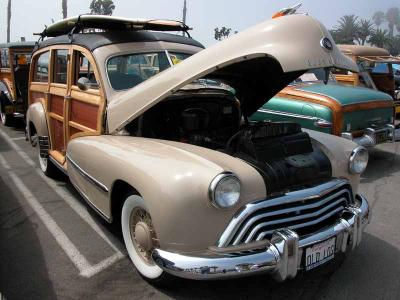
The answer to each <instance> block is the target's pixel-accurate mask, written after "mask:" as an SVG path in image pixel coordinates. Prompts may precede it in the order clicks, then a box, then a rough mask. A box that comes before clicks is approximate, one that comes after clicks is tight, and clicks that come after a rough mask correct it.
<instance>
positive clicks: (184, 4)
mask: <svg viewBox="0 0 400 300" xmlns="http://www.w3.org/2000/svg"><path fill="white" fill-rule="evenodd" d="M186 14H187V6H186V0H184V2H183V17H182V22H183V24H186ZM182 35H183V36H185V32H182Z"/></svg>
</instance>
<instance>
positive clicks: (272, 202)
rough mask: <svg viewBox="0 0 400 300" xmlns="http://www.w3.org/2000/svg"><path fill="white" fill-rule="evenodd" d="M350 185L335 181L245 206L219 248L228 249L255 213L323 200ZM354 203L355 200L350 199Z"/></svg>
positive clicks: (234, 218)
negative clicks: (310, 200) (274, 207)
mask: <svg viewBox="0 0 400 300" xmlns="http://www.w3.org/2000/svg"><path fill="white" fill-rule="evenodd" d="M347 184H349V181H348V180H346V179H333V180H331V181H328V182H326V183H323V184H320V185H318V186H315V187H311V188H308V189H303V190H298V191H293V192H288V193H286V194H285V195H283V196H278V197H274V198H269V199H263V200H260V201H257V202H252V203H249V204H247V205H245V206H244V207H243V208H242V209H241V210H240V211H239V212H238V213H237V214H236V215H235V216H234V217H233V219H232V220H231V222H230V223H229V225H228V227H227V228H226V229H225V231H224V232H223V233H222V235H221V237H220V239H219V241H218V242H217V247H226V246H228V244H229V243H230V242H231V240H232V239H233V237H234V235H235V234H236V232H237V231H238V229H239V228H240V226H241V225H242V223H243V222H244V221H245V220H246V219H247V218H248V217H249V216H250V215H251V214H252V213H254V212H255V211H257V210H259V209H261V208H266V207H270V206H276V205H281V204H291V203H295V202H299V201H305V200H309V199H316V198H321V197H323V196H324V195H326V194H329V193H330V192H332V191H334V190H335V189H338V188H340V187H343V186H345V185H347ZM350 201H353V199H350Z"/></svg>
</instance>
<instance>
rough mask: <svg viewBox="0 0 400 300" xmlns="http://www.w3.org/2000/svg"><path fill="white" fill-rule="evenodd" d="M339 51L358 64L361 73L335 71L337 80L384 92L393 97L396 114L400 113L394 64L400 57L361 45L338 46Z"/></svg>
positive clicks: (398, 61)
mask: <svg viewBox="0 0 400 300" xmlns="http://www.w3.org/2000/svg"><path fill="white" fill-rule="evenodd" d="M338 47H339V49H340V50H341V51H342V52H343V53H344V54H346V55H347V56H349V57H350V58H351V59H352V60H353V61H354V62H356V63H357V65H358V67H359V69H360V72H358V73H353V72H347V71H340V70H334V74H335V76H336V79H337V80H338V81H339V82H341V83H343V84H347V85H351V86H362V87H367V88H370V89H374V90H378V91H382V92H384V93H387V94H389V95H390V96H391V97H393V99H394V101H395V105H396V114H399V113H400V98H398V93H396V88H395V87H396V86H395V77H394V75H393V64H398V63H400V58H399V57H394V56H391V55H390V53H389V52H388V51H387V50H386V49H382V48H378V47H370V46H360V45H338Z"/></svg>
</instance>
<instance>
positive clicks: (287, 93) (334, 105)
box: [277, 87, 343, 135]
mask: <svg viewBox="0 0 400 300" xmlns="http://www.w3.org/2000/svg"><path fill="white" fill-rule="evenodd" d="M277 96H278V97H283V98H289V99H292V100H297V101H303V102H311V103H315V104H319V105H322V106H326V107H328V108H330V109H331V110H332V123H333V128H332V133H333V134H334V135H341V133H342V128H343V107H342V105H341V104H340V103H338V102H337V101H336V100H333V99H331V98H329V97H327V96H323V95H319V94H313V93H309V92H303V91H298V90H295V88H294V87H286V88H284V89H283V90H282V91H281V92H279V93H278V94H277Z"/></svg>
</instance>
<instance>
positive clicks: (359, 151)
mask: <svg viewBox="0 0 400 300" xmlns="http://www.w3.org/2000/svg"><path fill="white" fill-rule="evenodd" d="M367 164H368V151H367V149H365V148H364V147H362V146H360V147H357V148H355V149H354V150H353V152H351V155H350V161H349V171H350V173H352V174H361V173H362V172H364V171H365V169H366V168H367Z"/></svg>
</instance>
